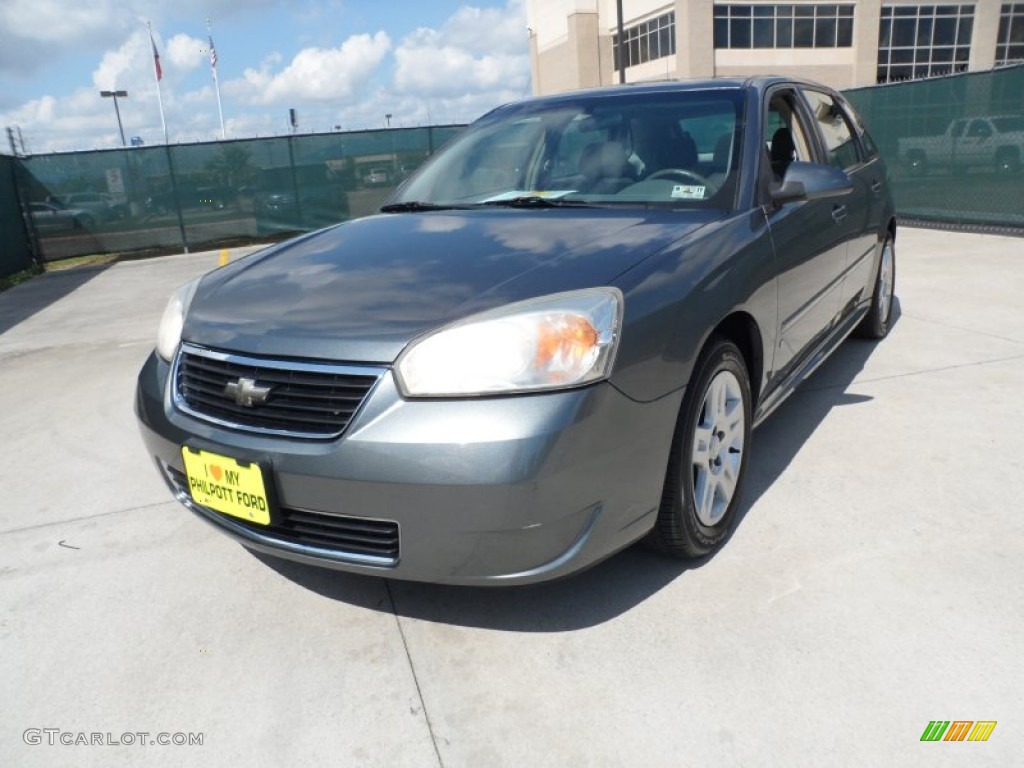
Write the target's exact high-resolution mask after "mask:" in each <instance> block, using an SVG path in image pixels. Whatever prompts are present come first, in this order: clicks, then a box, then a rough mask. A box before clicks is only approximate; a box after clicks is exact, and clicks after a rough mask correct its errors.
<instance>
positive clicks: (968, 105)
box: [845, 65, 1024, 230]
mask: <svg viewBox="0 0 1024 768" xmlns="http://www.w3.org/2000/svg"><path fill="white" fill-rule="evenodd" d="M845 95H846V97H847V98H848V99H849V100H850V102H851V103H852V104H853V105H854V107H856V109H857V111H858V112H860V114H861V116H862V117H863V118H864V121H865V122H866V123H867V125H868V130H869V131H870V133H871V135H872V137H873V138H874V139H875V142H876V143H877V144H878V146H879V148H880V149H881V152H882V156H883V157H884V158H885V160H886V163H887V164H888V166H889V170H890V173H891V176H892V182H893V195H894V198H895V202H896V212H897V214H898V215H899V216H900V218H901V219H903V220H905V221H919V222H922V223H930V224H943V225H951V226H955V227H967V228H977V229H1004V228H1012V229H1019V230H1024V174H1022V172H1021V169H1022V167H1024V65H1021V66H1014V67H1006V68H1001V69H996V70H992V71H990V72H976V73H970V74H962V75H953V76H951V77H940V78H932V79H928V80H911V81H908V82H904V83H896V84H891V85H883V86H875V87H871V88H858V89H853V90H849V91H846V92H845Z"/></svg>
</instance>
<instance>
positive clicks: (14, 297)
mask: <svg viewBox="0 0 1024 768" xmlns="http://www.w3.org/2000/svg"><path fill="white" fill-rule="evenodd" d="M110 266H111V265H110V264H104V265H98V266H88V267H75V268H73V269H63V270H60V271H59V272H47V273H45V274H42V275H37V276H36V277H33V278H32V279H31V280H28V281H26V282H24V283H21V284H20V285H16V286H14V287H13V288H9V289H8V290H6V291H3V292H2V293H0V335H3V334H4V333H6V332H7V331H9V330H10V329H11V328H14V327H15V326H16V325H18V324H19V323H21V322H23V321H24V320H27V319H28V318H30V317H32V316H33V315H35V314H36V313H38V312H41V311H42V310H44V309H46V308H47V307H49V306H50V305H51V304H55V303H56V302H58V301H60V300H61V299H63V298H64V297H65V296H67V295H68V294H70V293H72V292H73V291H76V290H78V289H79V288H81V287H82V286H83V285H85V284H86V283H87V282H89V281H90V280H92V279H93V278H95V277H98V276H99V275H100V274H102V273H103V272H105V271H106V270H107V269H109V268H110Z"/></svg>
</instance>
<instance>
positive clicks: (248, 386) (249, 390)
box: [224, 376, 273, 408]
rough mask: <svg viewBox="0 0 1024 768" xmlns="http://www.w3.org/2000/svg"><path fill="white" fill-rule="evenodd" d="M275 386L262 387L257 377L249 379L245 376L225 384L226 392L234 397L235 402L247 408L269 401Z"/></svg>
mask: <svg viewBox="0 0 1024 768" xmlns="http://www.w3.org/2000/svg"><path fill="white" fill-rule="evenodd" d="M272 389H273V387H261V386H260V385H259V384H257V383H256V379H247V378H245V377H244V376H243V377H242V378H240V379H239V380H238V381H229V382H228V383H227V384H225V385H224V394H225V395H227V396H228V397H233V398H234V399H235V402H236V403H238V404H239V405H242V406H245V407H246V408H252V407H253V406H254V405H260V404H261V403H265V402H267V398H268V397H269V396H270V390H272Z"/></svg>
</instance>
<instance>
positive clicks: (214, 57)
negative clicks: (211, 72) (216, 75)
mask: <svg viewBox="0 0 1024 768" xmlns="http://www.w3.org/2000/svg"><path fill="white" fill-rule="evenodd" d="M210 67H211V68H213V69H216V68H217V49H216V48H215V47H214V46H213V35H210Z"/></svg>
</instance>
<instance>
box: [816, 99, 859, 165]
mask: <svg viewBox="0 0 1024 768" xmlns="http://www.w3.org/2000/svg"><path fill="white" fill-rule="evenodd" d="M804 96H806V97H807V103H808V105H809V106H810V108H811V114H812V115H813V116H814V120H815V122H816V123H817V124H818V129H819V130H820V131H821V135H822V138H824V139H825V149H827V150H828V161H829V162H830V163H831V164H832V165H834V166H835V167H836V168H839V169H840V170H844V171H845V170H846V169H847V168H851V167H853V166H854V165H856V164H857V163H858V162H859V161H860V155H859V154H858V153H857V142H856V141H854V138H853V127H852V126H851V125H850V120H849V118H847V116H846V114H845V113H844V112H843V110H842V108H841V107H840V106H839V105H838V104H836V102H835V100H834V99H833V98H832V97H831V96H829V95H828V94H827V93H822V92H821V91H808V90H805V91H804Z"/></svg>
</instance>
